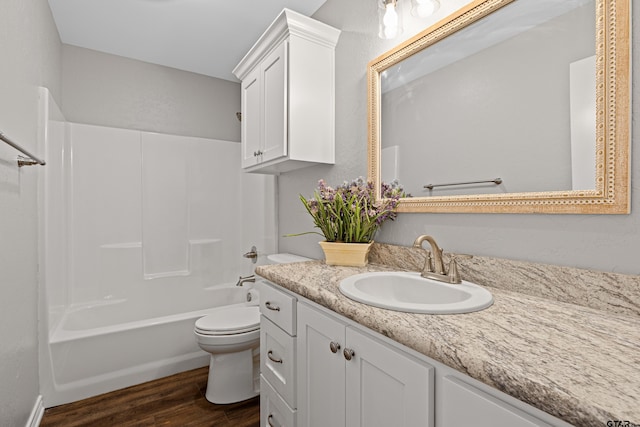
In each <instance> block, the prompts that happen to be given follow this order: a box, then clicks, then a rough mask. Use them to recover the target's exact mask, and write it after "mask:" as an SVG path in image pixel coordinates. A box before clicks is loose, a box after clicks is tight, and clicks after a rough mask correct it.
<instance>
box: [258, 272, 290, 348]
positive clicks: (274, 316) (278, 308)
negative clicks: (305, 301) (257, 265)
mask: <svg viewBox="0 0 640 427" xmlns="http://www.w3.org/2000/svg"><path fill="white" fill-rule="evenodd" d="M259 290H260V313H262V315H263V316H264V317H266V318H267V319H269V320H271V321H272V322H273V323H275V324H276V325H278V326H279V327H281V328H282V329H283V330H284V331H286V332H287V333H288V334H289V335H292V336H295V335H296V314H295V313H296V298H295V297H293V296H291V295H289V294H287V293H284V292H282V291H280V290H279V289H276V288H274V287H273V286H272V285H270V284H268V283H266V282H265V281H261V282H259Z"/></svg>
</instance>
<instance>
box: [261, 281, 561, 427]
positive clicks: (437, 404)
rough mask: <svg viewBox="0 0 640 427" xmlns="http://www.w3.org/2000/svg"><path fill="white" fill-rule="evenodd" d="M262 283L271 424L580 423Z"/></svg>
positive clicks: (266, 420) (264, 404)
mask: <svg viewBox="0 0 640 427" xmlns="http://www.w3.org/2000/svg"><path fill="white" fill-rule="evenodd" d="M256 286H260V288H259V290H260V296H261V298H260V299H261V313H262V318H261V332H260V333H261V335H260V338H261V343H260V352H261V354H260V359H261V402H260V405H261V408H260V411H261V412H260V414H261V419H262V424H263V425H273V426H299V427H316V426H331V427H341V426H342V427H377V426H381V427H382V426H384V427H387V426H394V427H395V426H406V427H434V426H435V427H460V426H471V425H472V426H474V427H489V426H490V427H550V426H553V427H570V426H571V425H570V424H568V423H566V422H564V421H562V420H560V419H558V418H556V417H553V416H551V415H549V414H547V413H545V412H543V411H541V410H539V409H537V408H534V407H532V406H530V405H527V404H526V403H524V402H522V401H519V400H518V399H516V398H514V397H512V396H509V395H507V394H505V393H502V392H500V391H498V390H496V389H494V388H492V387H490V386H488V385H486V384H483V383H481V382H480V381H477V380H475V379H473V378H471V377H469V376H467V375H465V374H462V373H461V372H458V371H456V370H455V369H453V368H450V367H449V366H446V365H444V364H442V363H440V362H438V361H436V360H433V359H431V358H429V357H427V356H425V355H423V354H420V353H417V352H415V351H414V350H411V349H409V348H407V347H405V346H404V345H402V344H399V343H397V342H395V341H393V340H390V339H389V338H386V337H384V336H382V335H380V334H378V333H376V332H374V331H371V330H369V329H367V328H365V327H363V326H362V325H359V324H358V323H356V322H354V321H352V320H349V319H346V318H344V317H343V316H340V315H338V314H337V313H335V312H333V311H331V310H329V309H326V308H324V307H321V306H319V305H317V304H316V303H313V302H311V301H309V300H307V299H306V298H303V297H301V296H298V295H296V294H294V293H292V292H289V291H286V290H283V289H282V288H280V287H279V286H277V285H272V284H270V283H269V282H261V283H259V285H258V284H257V285H256ZM274 359H275V361H274ZM280 361H281V362H282V363H280Z"/></svg>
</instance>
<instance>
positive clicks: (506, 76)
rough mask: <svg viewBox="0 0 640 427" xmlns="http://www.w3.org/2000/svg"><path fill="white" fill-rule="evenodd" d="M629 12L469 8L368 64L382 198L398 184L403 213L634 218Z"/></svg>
mask: <svg viewBox="0 0 640 427" xmlns="http://www.w3.org/2000/svg"><path fill="white" fill-rule="evenodd" d="M629 3H630V1H629V0H475V1H472V2H471V3H470V4H468V5H467V6H466V7H464V8H462V9H460V10H459V11H457V12H456V13H454V14H452V15H451V16H449V17H447V18H445V19H444V20H442V21H440V22H438V23H437V24H435V25H433V26H431V27H429V28H427V29H426V30H424V31H423V32H421V33H419V34H418V35H416V36H415V37H413V38H411V39H409V40H407V41H406V42H404V43H402V44H400V45H398V46H397V47H395V48H394V49H392V50H390V51H389V52H387V53H385V54H383V55H381V56H379V57H378V58H375V59H374V60H372V61H371V62H370V63H369V65H368V69H367V78H368V95H367V96H368V126H369V135H368V137H369V142H368V144H369V148H368V177H369V180H370V181H373V182H374V184H375V188H377V189H378V194H377V197H378V198H379V197H380V194H379V189H380V183H381V182H383V181H385V182H388V181H390V180H392V179H398V181H399V182H400V184H401V185H403V186H405V182H411V185H412V186H411V187H410V188H407V187H406V186H405V190H407V192H408V193H409V194H410V197H406V198H402V199H401V201H400V203H399V206H398V211H399V212H467V213H566V214H627V213H629V212H630V188H629V186H630V184H629V178H630V176H629V174H630V166H629V161H630V121H631V120H630V113H631V104H630V101H631V96H630V90H631V87H630V85H631V74H630V4H629ZM520 19H522V20H523V21H521V20H520ZM569 21H571V22H573V21H575V22H581V23H580V24H577V25H581V26H582V27H584V31H586V33H585V34H586V35H584V34H582V33H579V32H578V31H577V30H574V29H573V28H570V27H567V25H568V24H567V23H568V22H569ZM585 22H587V24H588V25H585V24H584V23H585ZM558 23H559V25H556V24H558ZM552 24H553V25H554V27H552ZM577 34H580V35H577ZM479 40H485V41H486V40H488V41H487V44H486V45H485V44H482V43H480V42H479ZM516 41H517V42H518V43H529V44H524V45H523V44H515V43H516ZM534 42H536V43H542V46H541V47H540V48H536V49H532V48H531V47H530V46H532V45H531V43H534ZM561 46H567V48H566V49H564V48H561ZM506 49H509V50H506ZM505 52H508V53H505ZM520 53H523V56H521V57H519V56H517V55H518V54H520ZM481 54H482V55H484V54H487V56H481ZM500 58H502V59H500ZM576 58H577V59H576ZM556 60H557V61H562V62H557V63H556V62H554V61H556ZM472 63H473V64H475V65H476V66H478V65H479V67H480V68H472V67H471V66H470V65H471V64H472ZM492 67H493V68H492ZM518 67H519V68H518ZM585 67H586V68H585ZM528 69H532V70H533V72H532V74H531V75H528V74H525V72H526V70H528ZM548 70H556V71H558V73H556V74H554V75H553V76H551V72H549V73H547V71H548ZM585 70H586V71H585ZM574 71H575V72H574ZM547 74H549V75H550V77H549V79H550V80H543V77H545V78H546V75H547ZM508 82H510V84H511V86H509V85H508V84H507V83H508ZM498 85H500V86H498ZM581 88H586V89H582V90H581ZM480 89H483V90H480ZM484 89H486V90H484ZM514 94H515V96H513V95H514ZM583 95H587V96H586V98H588V99H587V100H586V101H584V100H582V98H584V96H583ZM506 96H510V98H506ZM530 97H531V98H530ZM454 100H455V101H456V102H454ZM471 100H478V102H479V103H478V104H474V103H472V102H471ZM449 104H451V105H449ZM585 106H586V107H585ZM583 107H584V108H583ZM581 108H582V109H581ZM464 111H468V112H469V114H468V115H466V116H465V115H463V112H464ZM585 117H588V120H587V121H586V123H587V124H586V125H585V124H584V123H582V122H584V118H585ZM409 119H411V120H409ZM509 129H510V130H511V132H507V130H509ZM483 130H486V133H483V132H482V131H483ZM565 139H568V140H569V141H565ZM585 147H586V152H585ZM439 150H440V151H439ZM581 150H582V151H581ZM508 152H513V154H514V157H508V156H507V153H508ZM585 156H586V157H585ZM534 159H538V162H536V161H534ZM494 160H496V161H495V163H494ZM497 160H500V162H498V161H497Z"/></svg>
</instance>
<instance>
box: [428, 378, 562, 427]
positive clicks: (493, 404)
mask: <svg viewBox="0 0 640 427" xmlns="http://www.w3.org/2000/svg"><path fill="white" fill-rule="evenodd" d="M438 390H439V391H438V393H439V399H440V400H441V405H440V406H439V407H438V409H439V410H440V408H442V409H441V410H442V426H443V427H448V426H468V425H473V426H474V427H551V425H550V424H547V423H545V422H544V421H542V420H539V419H538V418H536V417H534V416H532V415H530V414H527V413H526V412H524V411H522V410H520V409H518V408H516V407H514V406H511V405H509V404H508V403H506V402H503V401H501V400H500V399H498V398H496V397H494V396H491V395H489V394H487V393H485V392H483V391H482V390H479V389H477V388H475V387H473V386H471V385H469V384H466V383H465V382H464V381H461V380H460V379H458V378H455V377H453V376H449V375H447V376H445V377H444V378H443V379H442V384H441V385H439V389H438ZM461 408H464V410H461Z"/></svg>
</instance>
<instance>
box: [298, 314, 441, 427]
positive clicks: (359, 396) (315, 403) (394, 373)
mask: <svg viewBox="0 0 640 427" xmlns="http://www.w3.org/2000/svg"><path fill="white" fill-rule="evenodd" d="M297 311H298V320H297V321H298V340H297V342H298V345H297V347H298V382H297V384H298V425H299V426H305V427H315V426H318V427H319V426H332V427H340V426H349V427H378V426H379V427H388V426H398V427H402V426H404V427H413V426H424V427H432V426H433V419H434V418H433V415H434V414H433V368H432V367H431V366H430V365H428V364H427V363H424V362H422V361H420V360H417V359H415V358H413V357H411V356H409V355H408V354H404V353H402V352H401V351H398V349H396V348H393V347H391V346H389V345H387V344H385V343H383V342H381V341H379V340H376V339H374V338H373V337H371V336H369V335H368V334H366V333H364V332H361V331H359V330H356V329H355V328H353V327H350V326H348V325H346V324H345V323H343V322H341V321H340V320H339V319H337V318H335V317H332V316H330V315H328V314H326V313H323V312H321V311H320V310H318V309H316V308H313V307H311V306H310V305H307V304H306V303H299V304H298V310H297Z"/></svg>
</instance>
